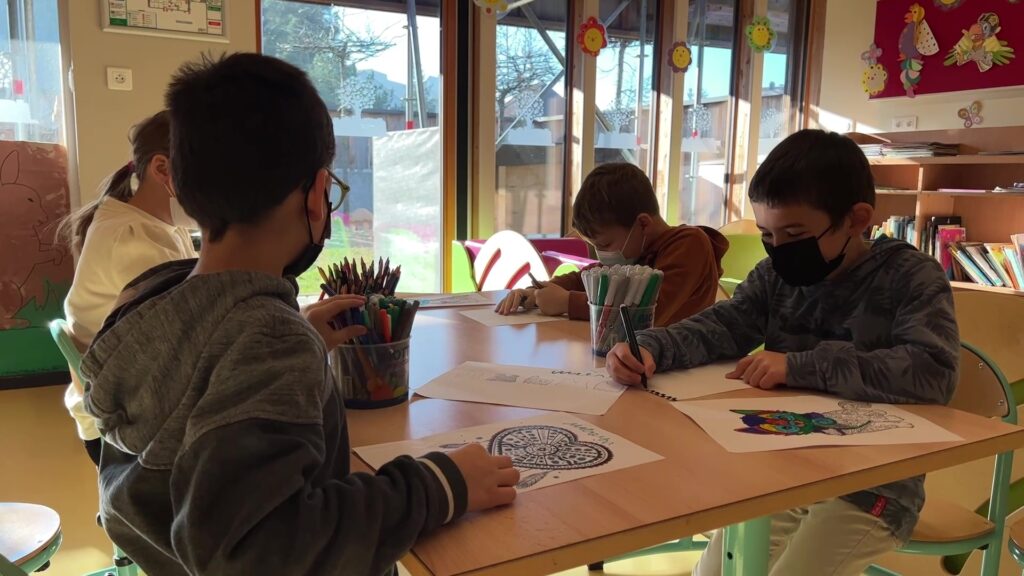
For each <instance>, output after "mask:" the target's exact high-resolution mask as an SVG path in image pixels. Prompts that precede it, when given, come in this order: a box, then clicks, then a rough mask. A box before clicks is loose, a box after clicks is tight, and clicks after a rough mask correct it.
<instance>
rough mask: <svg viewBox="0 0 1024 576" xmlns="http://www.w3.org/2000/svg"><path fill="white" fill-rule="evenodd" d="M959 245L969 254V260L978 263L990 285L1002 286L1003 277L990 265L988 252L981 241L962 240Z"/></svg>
mask: <svg viewBox="0 0 1024 576" xmlns="http://www.w3.org/2000/svg"><path fill="white" fill-rule="evenodd" d="M960 246H961V247H962V248H963V249H964V250H966V251H967V253H968V254H970V255H971V260H974V263H975V264H977V265H978V268H980V269H981V272H982V273H983V274H985V277H986V278H988V282H989V284H991V285H992V286H998V287H1003V286H1004V284H1003V278H1002V276H1000V275H999V273H998V272H997V271H996V269H995V268H993V267H992V263H991V262H990V261H989V259H988V253H987V252H986V251H985V245H984V244H982V243H981V242H962V243H961V244H960Z"/></svg>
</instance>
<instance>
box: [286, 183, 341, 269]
mask: <svg viewBox="0 0 1024 576" xmlns="http://www.w3.org/2000/svg"><path fill="white" fill-rule="evenodd" d="M324 203H325V204H327V209H328V210H330V207H331V197H330V189H328V190H325V191H324ZM306 230H307V231H308V232H309V244H306V247H305V248H303V249H302V252H301V253H300V254H299V255H298V256H297V257H296V258H295V259H294V260H292V261H291V262H289V263H288V265H287V266H285V267H284V270H283V273H284V275H285V276H299V275H301V274H302V273H303V272H305V271H306V270H309V267H310V266H312V265H313V263H314V262H316V259H317V258H319V257H320V253H321V252H323V250H324V244H326V243H327V240H328V239H329V238H330V237H331V215H330V214H328V215H327V218H326V219H325V220H324V230H323V232H321V234H320V242H316V241H315V240H313V224H312V223H311V222H310V221H309V212H306Z"/></svg>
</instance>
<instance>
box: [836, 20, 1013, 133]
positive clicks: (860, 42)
mask: <svg viewBox="0 0 1024 576" xmlns="http://www.w3.org/2000/svg"><path fill="white" fill-rule="evenodd" d="M875 3H876V0H828V7H827V12H826V19H825V54H824V62H823V66H822V68H823V70H822V78H821V100H820V121H821V124H822V125H823V127H825V128H828V129H830V130H836V131H841V132H846V131H848V130H857V131H860V132H891V131H894V130H893V127H892V119H893V117H900V116H917V129H918V130H941V129H950V128H963V120H960V119H959V118H958V117H957V115H956V113H957V110H959V109H960V108H963V107H964V106H965V105H967V104H969V103H970V102H971V101H973V100H980V101H981V103H982V116H984V118H985V122H984V125H985V126H1017V125H1021V124H1024V113H1022V110H1024V88H1009V89H998V90H973V91H968V92H954V93H948V94H926V95H923V96H918V97H917V98H887V99H883V100H868V95H867V94H865V93H864V91H863V90H862V89H861V85H860V77H861V71H862V70H863V69H864V63H863V62H862V61H861V59H860V54H861V52H863V51H864V50H866V49H867V47H868V45H869V44H871V42H872V41H873V39H874V32H875ZM1022 74H1024V73H1022ZM899 81H900V80H899V74H898V71H896V72H895V73H894V72H893V71H892V70H890V71H889V82H899Z"/></svg>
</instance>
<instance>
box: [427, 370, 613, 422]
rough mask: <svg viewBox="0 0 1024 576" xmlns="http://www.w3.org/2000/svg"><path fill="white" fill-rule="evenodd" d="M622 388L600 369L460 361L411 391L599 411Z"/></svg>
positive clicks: (581, 411) (608, 405)
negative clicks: (459, 363)
mask: <svg viewBox="0 0 1024 576" xmlns="http://www.w3.org/2000/svg"><path fill="white" fill-rule="evenodd" d="M625 389H626V387H625V386H621V385H619V384H616V383H615V382H614V381H612V379H611V378H610V377H609V376H608V374H607V373H606V372H605V371H604V370H601V371H598V372H574V371H568V370H552V369H550V368H533V367H529V366H503V365H500V364H484V363H481V362H466V363H464V364H462V365H460V366H459V367H457V368H456V369H454V370H452V371H451V372H448V373H447V374H442V375H441V376H438V377H437V378H435V379H434V380H431V381H430V382H427V383H426V384H424V385H423V386H421V387H420V388H418V389H417V390H416V393H417V394H419V395H420V396H426V397H427V398H442V399H444V400H463V401H466V402H482V403H484V404H501V405H504V406H521V407H523V408H539V409H541V410H557V411H560V412H576V413H579V414H594V415H597V416H599V415H601V414H604V413H605V412H607V411H608V409H609V408H611V407H612V404H614V403H615V401H616V400H618V399H619V395H621V394H622V392H623V391H624V390H625Z"/></svg>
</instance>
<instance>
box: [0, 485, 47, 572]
mask: <svg viewBox="0 0 1024 576" xmlns="http://www.w3.org/2000/svg"><path fill="white" fill-rule="evenodd" d="M60 541H61V531H60V516H59V515H57V513H56V512H54V511H53V510H51V509H49V508H47V507H46V506H40V505H38V504H21V503H11V502H0V556H3V557H5V558H7V559H9V560H10V561H11V563H12V564H14V565H15V566H17V567H18V568H20V569H22V570H23V571H25V572H35V571H37V570H45V569H46V568H47V567H48V566H49V564H50V557H52V556H53V554H54V553H55V552H56V551H57V548H59V547H60Z"/></svg>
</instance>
